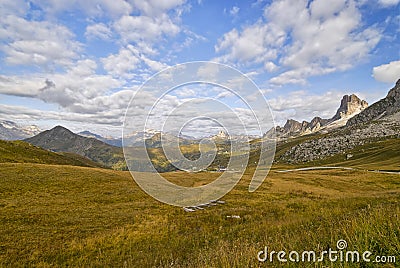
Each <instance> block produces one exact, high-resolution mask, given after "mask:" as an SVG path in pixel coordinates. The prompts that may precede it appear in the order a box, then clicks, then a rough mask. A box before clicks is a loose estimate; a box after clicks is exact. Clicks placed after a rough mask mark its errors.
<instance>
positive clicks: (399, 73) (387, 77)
mask: <svg viewBox="0 0 400 268" xmlns="http://www.w3.org/2000/svg"><path fill="white" fill-rule="evenodd" d="M372 76H373V77H374V78H375V79H376V80H378V81H381V82H385V83H394V82H396V81H397V80H398V79H400V61H392V62H390V63H388V64H382V65H379V66H376V67H374V68H373V69H372Z"/></svg>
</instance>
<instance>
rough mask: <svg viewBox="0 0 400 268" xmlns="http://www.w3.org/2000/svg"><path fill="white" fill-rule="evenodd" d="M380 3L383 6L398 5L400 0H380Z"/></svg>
mask: <svg viewBox="0 0 400 268" xmlns="http://www.w3.org/2000/svg"><path fill="white" fill-rule="evenodd" d="M378 3H379V4H380V5H381V6H382V7H392V6H395V5H398V4H399V3H400V0H379V1H378Z"/></svg>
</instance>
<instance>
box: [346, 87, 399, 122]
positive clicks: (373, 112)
mask: <svg viewBox="0 0 400 268" xmlns="http://www.w3.org/2000/svg"><path fill="white" fill-rule="evenodd" d="M399 110H400V79H399V80H398V81H397V83H396V85H395V86H394V87H393V88H392V89H391V90H390V91H389V93H388V94H387V96H386V97H385V98H383V99H381V100H380V101H378V102H376V103H374V104H373V105H371V106H369V107H368V108H367V109H365V110H364V111H362V112H361V113H359V114H358V115H356V116H354V117H353V118H351V119H350V120H349V121H348V122H347V125H348V126H351V125H357V124H362V123H365V122H368V121H372V120H377V119H379V118H382V117H385V116H389V115H392V114H394V113H396V112H398V111H399Z"/></svg>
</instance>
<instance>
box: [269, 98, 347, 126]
mask: <svg viewBox="0 0 400 268" xmlns="http://www.w3.org/2000/svg"><path fill="white" fill-rule="evenodd" d="M345 94H346V92H344V91H338V90H331V91H327V92H325V93H324V94H320V95H313V94H310V93H309V92H307V91H303V90H299V91H294V92H291V93H290V94H289V95H287V96H278V97H275V98H271V99H268V103H269V105H270V106H271V109H272V110H273V113H274V115H275V120H276V122H277V123H278V124H280V125H282V124H284V123H285V121H286V119H288V118H293V119H296V120H299V121H302V120H311V119H312V118H313V117H315V116H319V117H322V118H331V117H332V116H333V115H334V114H335V112H336V110H337V109H338V108H339V106H340V100H341V98H342V97H343V95H345Z"/></svg>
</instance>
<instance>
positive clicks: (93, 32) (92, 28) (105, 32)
mask: <svg viewBox="0 0 400 268" xmlns="http://www.w3.org/2000/svg"><path fill="white" fill-rule="evenodd" d="M85 36H86V38H89V39H96V38H98V39H101V40H110V39H111V37H112V32H111V29H110V28H109V27H108V26H107V25H105V24H104V23H96V24H92V25H88V26H87V27H86V31H85Z"/></svg>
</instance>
